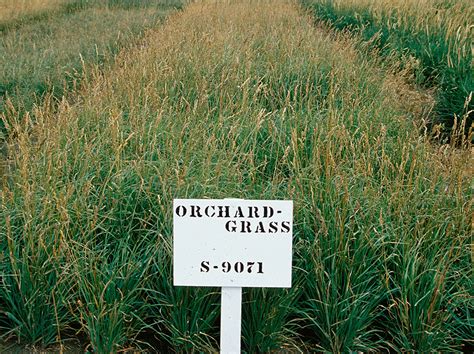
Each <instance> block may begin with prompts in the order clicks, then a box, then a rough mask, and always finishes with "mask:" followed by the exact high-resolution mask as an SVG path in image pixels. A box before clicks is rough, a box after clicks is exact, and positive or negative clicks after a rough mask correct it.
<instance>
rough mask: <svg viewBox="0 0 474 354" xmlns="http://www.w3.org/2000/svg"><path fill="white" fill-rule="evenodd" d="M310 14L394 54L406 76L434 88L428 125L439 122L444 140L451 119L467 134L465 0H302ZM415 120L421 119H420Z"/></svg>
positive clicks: (472, 77)
mask: <svg viewBox="0 0 474 354" xmlns="http://www.w3.org/2000/svg"><path fill="white" fill-rule="evenodd" d="M301 3H302V4H303V6H304V7H305V8H308V9H309V10H310V12H311V13H312V14H313V15H314V16H315V18H316V19H318V20H320V21H323V22H325V23H326V24H329V26H330V27H332V28H334V29H335V30H342V31H350V32H352V33H354V34H356V38H358V39H360V40H361V41H362V42H363V43H364V46H363V47H362V48H363V49H364V52H366V50H367V48H368V49H371V50H373V49H375V50H376V51H377V52H378V54H380V55H381V56H382V58H384V59H385V60H386V59H389V58H393V57H395V58H396V60H397V61H398V63H399V65H400V67H401V68H403V69H404V70H408V71H410V73H411V76H412V81H413V82H415V83H417V84H418V85H420V86H421V87H424V88H429V89H434V90H435V91H436V94H435V96H436V99H437V103H436V106H435V108H434V112H433V117H432V118H431V119H430V121H429V124H428V125H429V127H430V128H431V129H432V130H436V128H435V126H437V125H442V126H443V128H444V129H443V130H444V134H443V135H442V136H441V137H442V138H444V140H446V139H447V138H450V134H451V133H452V131H453V130H456V128H457V127H456V126H455V125H456V124H457V125H458V126H459V125H463V130H464V133H465V135H466V136H467V138H468V139H471V140H472V139H473V137H474V136H473V133H474V132H473V130H472V124H473V117H474V113H473V112H474V99H473V98H472V95H473V91H474V71H473V52H472V19H473V18H474V6H473V5H472V2H469V1H465V0H462V1H450V0H440V1H437V0H421V1H418V0H395V1H392V0H382V1H371V0H349V1H340V0H335V1H332V0H302V1H301ZM420 123H421V122H420Z"/></svg>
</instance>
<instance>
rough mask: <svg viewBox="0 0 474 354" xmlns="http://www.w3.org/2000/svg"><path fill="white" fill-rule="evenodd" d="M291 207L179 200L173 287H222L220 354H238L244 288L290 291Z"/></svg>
mask: <svg viewBox="0 0 474 354" xmlns="http://www.w3.org/2000/svg"><path fill="white" fill-rule="evenodd" d="M292 235H293V202H292V201H282V200H241V199H218V200H212V199H175V200H174V203H173V282H174V285H175V286H209V287H221V288H222V293H221V335H220V340H221V353H240V337H241V316H242V287H270V288H289V287H291V265H292Z"/></svg>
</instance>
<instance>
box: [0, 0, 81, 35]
mask: <svg viewBox="0 0 474 354" xmlns="http://www.w3.org/2000/svg"><path fill="white" fill-rule="evenodd" d="M73 1H74V0H0V29H5V28H7V27H8V26H9V25H12V24H13V23H15V22H18V21H19V20H20V19H25V18H30V19H31V18H34V17H35V16H39V15H44V14H46V13H47V12H53V11H57V10H60V9H61V8H63V7H65V6H67V5H69V4H70V3H72V2H73Z"/></svg>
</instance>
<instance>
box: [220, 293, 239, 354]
mask: <svg viewBox="0 0 474 354" xmlns="http://www.w3.org/2000/svg"><path fill="white" fill-rule="evenodd" d="M241 318H242V288H240V287H236V288H229V287H223V288H222V291H221V351H220V352H221V354H240V337H241V334H240V333H241V322H242V321H241Z"/></svg>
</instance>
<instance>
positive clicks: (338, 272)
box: [0, 0, 473, 352]
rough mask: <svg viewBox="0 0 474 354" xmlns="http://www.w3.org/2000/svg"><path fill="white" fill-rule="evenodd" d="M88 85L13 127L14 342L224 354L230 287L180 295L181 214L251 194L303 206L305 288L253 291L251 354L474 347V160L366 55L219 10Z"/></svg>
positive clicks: (297, 16)
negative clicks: (428, 134) (425, 119)
mask: <svg viewBox="0 0 474 354" xmlns="http://www.w3.org/2000/svg"><path fill="white" fill-rule="evenodd" d="M88 77H89V80H87V81H86V82H85V84H84V88H83V90H82V91H81V92H80V95H79V96H78V97H77V99H76V100H75V102H74V103H68V102H66V101H63V102H62V103H61V104H60V106H59V107H57V109H51V108H50V107H49V106H47V105H45V106H42V107H39V108H38V110H37V112H36V117H35V119H36V124H31V122H30V121H28V119H29V116H28V115H26V116H22V115H18V114H17V115H14V114H12V115H9V114H8V113H7V120H8V122H9V125H8V132H9V134H8V136H9V149H8V151H9V159H10V161H11V165H12V169H11V173H10V174H9V176H8V177H4V179H3V182H2V183H3V188H2V189H1V191H0V200H1V203H0V216H1V217H0V271H1V272H0V289H1V290H0V303H1V305H2V306H1V307H0V308H1V311H0V324H1V326H2V329H3V332H1V333H3V337H4V338H5V339H6V338H10V339H15V340H18V341H21V342H22V343H36V344H39V345H47V344H49V343H51V342H54V341H61V340H64V339H65V338H67V337H68V336H70V335H71V329H74V332H73V333H84V334H85V336H86V338H87V341H88V342H89V348H90V349H93V350H94V351H101V352H102V351H104V352H107V351H117V350H119V349H126V348H145V347H146V346H147V344H148V345H153V346H154V348H155V349H156V348H157V345H159V348H160V349H161V350H163V351H166V350H168V351H169V350H174V351H186V352H187V351H192V350H194V351H206V352H208V351H215V350H216V349H217V346H218V344H217V343H218V325H219V296H218V293H217V292H216V289H188V288H180V287H173V286H172V271H171V260H172V246H171V245H172V200H173V198H224V197H239V198H257V199H260V198H261V199H284V198H288V199H293V200H294V205H295V216H294V217H295V220H294V241H293V244H294V268H293V272H294V274H293V275H294V276H293V278H294V284H293V288H292V289H290V290H283V289H279V290H278V289H274V290H272V291H269V290H268V289H267V290H264V289H252V290H247V291H245V292H244V299H243V301H244V311H243V345H244V350H246V351H249V352H253V351H270V350H278V349H281V348H293V350H294V349H295V348H297V347H298V343H301V342H304V343H305V348H306V349H313V350H317V349H319V350H325V351H355V350H359V351H369V350H385V349H394V350H399V351H405V350H406V351H408V350H415V351H438V350H446V349H449V350H458V349H462V345H464V344H466V343H467V342H468V341H469V340H470V337H469V335H470V333H471V329H472V324H471V322H469V321H470V319H471V318H472V303H471V302H470V300H469V292H470V291H472V286H471V285H472V284H471V283H470V279H472V258H471V248H470V247H471V246H470V237H471V236H472V229H471V228H472V225H471V222H472V220H471V218H472V215H471V211H472V200H473V198H472V196H473V194H472V188H471V187H470V185H469V176H467V177H466V176H465V174H464V171H465V165H463V163H464V161H465V160H466V159H467V158H469V152H464V154H463V152H460V153H457V154H454V153H452V155H450V156H452V158H449V159H448V156H449V155H448V154H449V153H450V151H452V150H450V149H447V150H446V154H445V156H446V159H447V160H448V161H449V162H450V163H451V167H450V168H446V167H445V166H446V164H444V163H442V161H441V159H440V158H439V157H438V156H437V155H436V154H434V153H433V149H432V147H431V146H430V145H429V143H428V142H427V139H426V138H423V137H420V136H418V134H417V131H416V130H415V129H413V124H412V123H411V121H410V119H408V116H409V115H410V112H407V111H406V106H409V105H407V104H406V102H403V105H402V104H400V102H399V101H400V100H399V99H398V94H397V92H398V91H399V90H400V89H407V87H406V86H405V85H404V84H403V82H402V81H401V80H400V79H398V78H396V77H395V76H393V75H391V74H389V73H386V72H384V71H382V70H380V69H378V68H377V67H374V61H372V60H371V59H370V58H367V59H361V57H360V56H359V55H358V53H357V50H356V49H355V46H354V44H353V43H351V42H350V41H348V40H347V39H345V38H343V37H337V38H334V36H332V35H330V34H325V33H322V32H321V31H319V30H317V29H315V28H313V26H312V20H311V18H309V17H307V16H306V15H304V14H303V13H302V12H301V11H299V9H298V7H297V6H295V4H294V3H293V2H288V1H285V0H278V1H258V2H256V1H246V0H241V1H228V2H225V3H222V2H214V1H201V2H195V3H191V4H190V5H189V6H188V7H187V8H186V10H185V11H183V12H181V13H177V14H174V15H173V16H172V17H171V18H170V19H169V20H168V21H167V22H166V24H165V25H164V26H163V27H161V28H158V29H156V30H154V31H150V32H148V33H147V35H146V37H145V38H144V40H143V43H142V46H141V47H140V48H135V49H134V50H129V51H123V52H121V53H120V54H119V56H118V58H117V61H116V63H115V64H114V65H113V66H112V67H111V68H109V69H106V70H105V71H103V70H101V69H100V68H98V69H97V70H96V71H91V72H89V73H88ZM409 93H410V95H408V100H414V101H415V102H418V101H417V100H418V98H417V93H416V92H415V91H409ZM13 137H14V138H13ZM466 144H468V142H466ZM25 245H26V246H27V247H25ZM46 260H47V265H48V268H46V271H44V270H41V271H40V268H39V267H38V264H40V265H42V264H45V261H46ZM15 279H21V281H22V282H23V283H22V285H21V286H17V287H16V288H15V287H14V286H15V284H16V283H15V281H16V280H15ZM36 279H38V280H36ZM17 289H18V290H17ZM13 291H18V292H19V293H20V294H21V296H22V297H23V298H28V297H30V298H31V294H35V299H38V300H37V301H40V300H39V299H41V304H38V306H40V305H42V306H44V307H45V309H44V311H40V310H38V311H32V310H31V309H30V308H29V307H27V306H28V305H30V304H29V302H28V301H23V302H20V303H17V302H13V301H12V300H11V296H9V294H12V293H13ZM40 309H41V308H40ZM65 309H66V311H65ZM11 313H27V314H28V315H29V316H28V317H27V318H24V317H22V316H15V317H14V318H13V317H12V316H11V315H10V314H11ZM46 320H47V325H46V326H45V329H44V330H43V332H44V333H39V334H38V333H35V332H34V331H33V330H34V328H33V329H32V328H31V325H30V324H36V323H40V321H43V322H42V323H45V322H46ZM53 333H54V334H55V337H54V336H53V337H52V334H53ZM51 338H55V339H51ZM157 341H158V343H159V344H156V342H157ZM152 343H155V344H152Z"/></svg>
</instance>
